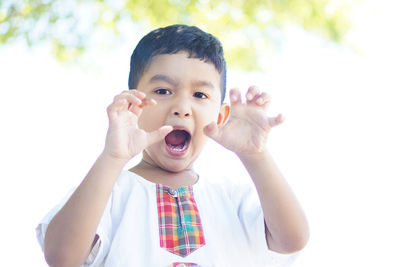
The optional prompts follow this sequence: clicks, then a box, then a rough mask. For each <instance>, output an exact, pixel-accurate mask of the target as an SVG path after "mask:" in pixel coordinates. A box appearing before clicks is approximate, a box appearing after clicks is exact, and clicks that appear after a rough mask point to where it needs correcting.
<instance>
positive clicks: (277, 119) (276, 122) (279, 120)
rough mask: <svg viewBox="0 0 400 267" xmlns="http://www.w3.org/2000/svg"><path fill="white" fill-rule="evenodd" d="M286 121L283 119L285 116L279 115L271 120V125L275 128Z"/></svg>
mask: <svg viewBox="0 0 400 267" xmlns="http://www.w3.org/2000/svg"><path fill="white" fill-rule="evenodd" d="M284 120H285V118H284V117H283V115H282V114H279V115H278V116H276V117H274V118H269V124H270V125H271V127H274V126H277V125H279V124H281V123H282V122H283V121H284Z"/></svg>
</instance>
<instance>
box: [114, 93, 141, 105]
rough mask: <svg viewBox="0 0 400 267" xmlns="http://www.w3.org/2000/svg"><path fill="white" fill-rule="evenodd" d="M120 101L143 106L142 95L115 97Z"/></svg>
mask: <svg viewBox="0 0 400 267" xmlns="http://www.w3.org/2000/svg"><path fill="white" fill-rule="evenodd" d="M119 99H125V100H126V101H127V102H128V104H130V105H141V104H142V99H143V98H142V95H141V94H131V93H122V94H120V95H117V96H116V97H115V100H119Z"/></svg>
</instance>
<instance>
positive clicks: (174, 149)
mask: <svg viewBox="0 0 400 267" xmlns="http://www.w3.org/2000/svg"><path fill="white" fill-rule="evenodd" d="M186 147H187V142H185V144H184V145H179V146H170V148H171V150H173V151H183V150H185V149H186Z"/></svg>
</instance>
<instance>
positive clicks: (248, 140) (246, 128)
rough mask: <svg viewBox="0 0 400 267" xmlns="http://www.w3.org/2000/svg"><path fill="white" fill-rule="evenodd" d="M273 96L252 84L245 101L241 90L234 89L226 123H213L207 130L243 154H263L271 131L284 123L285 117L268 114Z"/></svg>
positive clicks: (231, 148)
mask: <svg viewBox="0 0 400 267" xmlns="http://www.w3.org/2000/svg"><path fill="white" fill-rule="evenodd" d="M270 100H271V99H270V97H269V95H268V94H267V93H265V92H260V91H259V89H258V88H257V87H255V86H251V87H250V88H249V89H248V91H247V93H246V100H245V101H244V102H242V99H241V94H240V91H239V90H238V89H232V90H231V91H230V101H231V113H230V118H229V120H228V122H227V123H226V124H225V125H217V124H216V123H215V122H212V123H210V124H209V125H207V126H206V127H205V128H204V132H205V134H206V135H208V136H209V137H210V138H212V139H214V140H215V141H216V142H218V143H219V144H221V145H222V146H224V147H225V148H227V149H229V150H231V151H233V152H235V153H236V154H238V155H239V156H240V155H254V154H258V153H262V152H263V151H264V149H265V144H266V141H267V137H268V134H269V131H270V130H271V128H272V127H274V126H276V125H279V124H281V123H282V122H283V116H282V115H281V114H279V115H278V116H276V117H268V116H267V114H266V111H267V108H268V105H269V103H270Z"/></svg>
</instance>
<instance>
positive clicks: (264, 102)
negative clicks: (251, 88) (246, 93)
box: [254, 92, 271, 108]
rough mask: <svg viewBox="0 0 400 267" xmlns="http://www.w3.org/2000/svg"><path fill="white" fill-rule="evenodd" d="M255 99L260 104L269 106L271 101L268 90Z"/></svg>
mask: <svg viewBox="0 0 400 267" xmlns="http://www.w3.org/2000/svg"><path fill="white" fill-rule="evenodd" d="M254 101H255V103H256V104H257V105H258V106H261V107H263V108H267V107H268V106H269V103H270V102H271V97H270V96H269V95H268V94H267V93H266V92H262V93H261V94H259V95H257V96H256V97H255V98H254Z"/></svg>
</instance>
